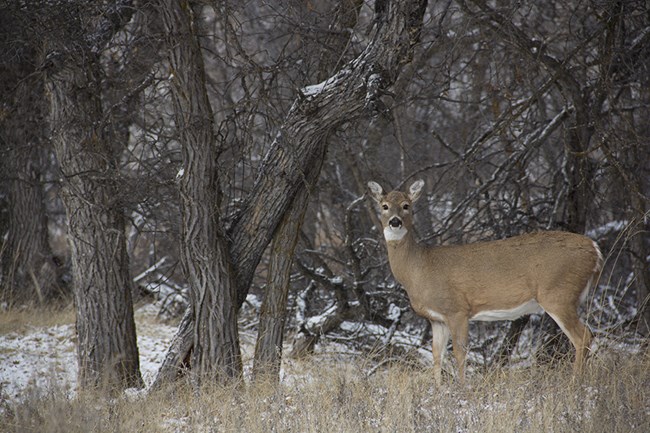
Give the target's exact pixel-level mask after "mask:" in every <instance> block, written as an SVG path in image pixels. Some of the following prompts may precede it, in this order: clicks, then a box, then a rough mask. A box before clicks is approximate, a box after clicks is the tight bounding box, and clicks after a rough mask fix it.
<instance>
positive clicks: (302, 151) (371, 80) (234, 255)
mask: <svg viewBox="0 0 650 433" xmlns="http://www.w3.org/2000/svg"><path fill="white" fill-rule="evenodd" d="M426 4H427V2H426V1H425V0H410V1H402V0H400V1H398V0H393V1H381V2H377V3H376V12H375V15H376V16H375V23H376V24H375V27H374V29H373V33H372V35H371V37H370V43H369V44H368V46H367V47H366V49H365V50H364V51H363V53H362V54H361V55H359V57H357V58H356V59H354V60H353V61H351V62H348V63H347V64H346V65H345V66H343V67H342V68H341V70H340V71H339V72H338V73H337V74H335V75H334V76H332V77H331V78H330V79H328V80H326V81H324V82H322V83H320V84H318V85H316V86H309V87H306V88H304V89H302V91H301V92H300V95H299V96H298V98H297V99H296V100H295V102H294V104H293V106H292V108H291V109H290V111H289V113H288V114H287V118H286V120H285V122H284V123H283V125H282V126H281V128H280V131H279V132H278V134H277V135H276V137H275V140H274V141H273V143H272V144H271V146H270V149H269V151H268V153H267V154H266V156H265V158H264V160H263V163H262V165H261V168H260V173H259V175H258V177H257V179H256V181H255V184H254V186H253V189H252V191H251V193H250V195H249V196H248V197H247V199H246V202H245V203H244V205H243V207H242V211H241V212H240V213H239V217H238V218H237V219H236V220H235V221H234V222H233V224H232V228H231V230H230V232H229V233H228V238H229V239H230V245H229V246H230V248H229V251H230V257H231V263H232V264H233V266H234V271H235V277H236V288H237V306H236V307H237V308H239V306H241V304H242V303H243V302H244V300H245V299H246V295H247V294H248V290H249V288H250V283H251V281H252V278H253V275H254V272H255V268H256V267H257V264H258V263H259V261H260V259H261V257H262V254H263V253H264V250H265V249H266V246H267V245H268V244H269V242H270V241H271V239H272V238H273V235H274V234H275V231H276V229H277V227H278V225H279V224H280V222H281V221H282V218H283V217H284V215H285V213H286V212H287V211H288V209H289V208H290V206H291V205H292V203H293V202H294V198H295V196H296V194H297V193H298V192H299V191H300V190H301V188H303V185H304V183H305V179H306V178H309V170H311V169H314V168H315V167H318V166H319V161H320V160H321V159H322V158H323V155H324V154H325V149H326V145H327V136H328V135H329V134H330V133H331V132H332V131H333V130H334V129H335V128H337V127H339V126H340V125H342V124H344V123H346V122H349V121H350V120H352V119H353V118H355V117H358V116H360V115H362V114H363V113H372V114H375V113H376V110H377V109H378V108H379V107H380V106H381V104H382V103H381V100H380V98H381V96H382V95H383V94H384V92H385V91H386V90H387V89H388V88H390V86H392V84H393V83H394V82H395V80H396V79H397V76H398V75H399V72H400V71H401V69H402V67H403V65H404V64H406V63H408V62H409V61H410V60H411V57H412V54H413V47H414V45H415V44H416V43H417V42H418V40H419V35H420V29H421V27H422V18H423V16H424V11H425V9H426ZM181 331H182V330H179V332H178V334H177V335H178V336H182V335H186V333H184V332H181ZM181 346H182V345H181ZM168 356H171V354H168ZM176 359H177V361H179V362H180V360H181V359H182V356H176ZM165 365H166V366H168V367H167V368H169V365H171V363H166V364H165ZM176 368H177V366H176ZM158 374H159V375H163V376H166V377H169V376H171V375H169V374H167V373H166V372H164V371H162V370H161V371H159V373H158Z"/></svg>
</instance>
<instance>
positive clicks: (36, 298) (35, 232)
mask: <svg viewBox="0 0 650 433" xmlns="http://www.w3.org/2000/svg"><path fill="white" fill-rule="evenodd" d="M13 84H14V85H16V91H15V93H14V94H13V95H11V96H10V100H11V101H12V106H11V108H12V109H11V111H10V114H9V115H8V116H7V118H6V119H5V120H4V122H6V123H5V124H4V125H2V128H1V129H2V131H1V132H2V141H3V147H5V146H6V147H7V148H6V154H5V156H4V158H3V159H4V161H3V166H4V167H3V168H4V176H7V178H8V179H7V181H8V185H9V188H8V192H9V194H8V202H9V203H8V204H9V206H8V214H9V216H8V233H7V237H6V242H4V244H3V245H2V247H1V248H0V269H1V270H2V277H1V279H0V281H1V282H2V287H1V289H0V297H1V298H2V299H4V300H5V301H7V302H10V303H13V302H18V303H24V302H34V303H39V304H44V303H46V302H47V301H49V300H51V299H52V298H53V297H54V296H55V295H56V294H58V293H59V292H60V288H58V287H57V266H56V265H55V263H54V260H53V257H52V250H51V248H50V244H49V236H48V226H47V215H46V213H45V202H44V189H43V184H42V179H41V174H42V168H43V163H44V159H45V154H46V149H45V145H46V139H45V136H46V133H45V123H44V122H45V119H44V118H45V110H46V107H45V103H44V101H43V93H44V89H43V82H42V80H41V79H40V77H36V79H34V76H32V77H31V78H27V79H24V80H21V81H20V82H17V83H13ZM7 96H8V95H7ZM2 235H4V233H2V234H0V236H2Z"/></svg>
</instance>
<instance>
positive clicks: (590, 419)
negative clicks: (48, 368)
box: [0, 352, 650, 433]
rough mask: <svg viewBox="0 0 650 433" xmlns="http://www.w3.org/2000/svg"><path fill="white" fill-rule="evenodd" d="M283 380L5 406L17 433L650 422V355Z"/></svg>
mask: <svg viewBox="0 0 650 433" xmlns="http://www.w3.org/2000/svg"><path fill="white" fill-rule="evenodd" d="M291 370H292V371H293V373H292V374H287V375H286V376H285V378H284V380H283V382H282V383H281V384H280V385H273V384H268V383H260V384H243V385H240V386H239V387H233V388H223V387H206V388H203V389H202V390H200V392H194V391H192V390H191V389H190V388H189V387H188V386H187V384H185V383H183V382H181V383H178V384H176V385H175V386H174V387H171V388H169V389H167V390H162V391H158V392H155V393H151V394H149V395H141V396H139V397H133V396H131V397H123V398H118V399H111V400H109V399H105V398H103V397H101V396H99V395H97V394H92V393H84V394H79V395H77V396H76V397H70V396H67V395H65V394H64V393H63V392H59V391H57V389H56V388H53V389H50V390H30V391H27V392H29V395H27V396H26V398H25V399H24V401H23V402H21V403H18V404H16V405H15V406H12V407H10V408H6V409H5V411H4V415H2V418H0V426H1V427H0V430H2V431H7V432H44V433H45V432H66V433H74V432H80V433H81V432H83V433H87V432H247V433H255V432H366V431H373V432H499V433H502V432H536V433H537V432H574V431H580V432H598V433H601V432H626V433H627V432H647V431H650V396H649V392H648V390H650V356H649V354H648V353H647V352H646V353H640V354H635V355H630V356H626V357H620V358H618V359H615V358H614V357H600V358H595V359H592V360H591V362H590V363H589V365H588V367H587V369H586V371H585V373H584V375H583V376H581V377H579V378H574V377H573V376H572V375H571V373H570V367H569V366H568V365H567V366H561V367H556V368H551V367H544V366H534V367H531V368H530V369H512V368H510V369H508V368H503V369H497V370H493V371H490V372H487V373H480V372H474V373H472V374H470V375H469V377H468V378H467V380H466V383H465V384H459V383H458V382H457V381H456V380H453V379H447V381H446V382H445V383H444V384H443V385H442V386H441V387H436V386H435V385H434V384H433V380H432V374H431V371H430V369H415V368H413V367H409V366H407V365H404V364H400V363H395V364H392V365H388V366H387V367H386V368H384V369H382V370H378V371H376V372H375V373H374V374H372V375H368V374H367V372H368V371H369V369H368V368H367V364H366V363H364V361H363V359H358V358H357V359H349V358H340V359H338V360H332V359H327V358H317V357H314V358H312V359H311V360H306V361H295V362H293V365H292V366H291Z"/></svg>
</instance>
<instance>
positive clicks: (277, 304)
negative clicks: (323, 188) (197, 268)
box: [253, 0, 363, 382]
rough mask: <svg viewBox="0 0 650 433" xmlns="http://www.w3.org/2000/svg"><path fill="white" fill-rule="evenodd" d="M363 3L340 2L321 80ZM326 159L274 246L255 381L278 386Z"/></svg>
mask: <svg viewBox="0 0 650 433" xmlns="http://www.w3.org/2000/svg"><path fill="white" fill-rule="evenodd" d="M362 4H363V2H362V1H361V0H340V1H339V2H337V3H336V5H335V7H334V10H333V14H332V15H333V18H332V22H331V24H330V33H329V37H328V38H327V39H326V40H325V41H324V44H323V46H324V49H323V51H322V53H321V58H320V65H319V76H318V78H319V79H320V80H325V79H326V78H327V77H329V76H330V75H331V73H332V71H333V70H335V67H336V64H337V62H339V61H340V59H341V58H342V57H343V55H344V54H345V48H346V47H347V45H348V43H349V41H350V37H351V35H352V32H350V31H349V30H348V29H353V28H354V27H355V26H356V24H357V19H358V17H359V10H360V8H361V5H362ZM323 159H324V155H323V157H320V158H317V161H316V162H317V164H318V165H319V167H318V168H314V169H311V170H308V171H307V173H308V174H309V180H307V181H306V182H305V185H303V186H302V188H301V189H300V190H299V191H298V193H297V195H296V199H295V200H294V203H293V205H292V206H291V208H290V209H289V210H288V211H287V213H286V214H285V216H284V218H283V220H282V222H281V223H280V226H279V228H278V230H277V232H276V233H275V235H274V237H273V242H272V244H271V259H270V263H269V271H268V272H269V273H268V278H267V283H266V294H265V297H264V302H263V304H262V310H261V312H260V323H259V327H258V334H257V343H256V345H255V363H254V366H253V376H254V378H256V379H258V378H263V379H264V380H271V381H273V382H278V381H279V379H280V374H279V373H280V365H281V360H282V342H283V332H284V324H285V320H286V314H287V311H286V304H287V297H288V293H289V285H290V283H291V282H290V277H291V268H292V265H293V255H294V252H295V249H296V244H297V243H298V237H299V235H300V230H301V227H302V223H303V220H304V217H305V211H306V210H307V205H308V204H309V195H310V190H311V189H313V187H314V185H315V183H316V181H317V180H318V175H319V173H320V166H321V162H322V160H323Z"/></svg>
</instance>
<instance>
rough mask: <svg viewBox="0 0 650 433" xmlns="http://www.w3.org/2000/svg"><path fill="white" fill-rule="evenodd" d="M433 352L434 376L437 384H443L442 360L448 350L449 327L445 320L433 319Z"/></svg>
mask: <svg viewBox="0 0 650 433" xmlns="http://www.w3.org/2000/svg"><path fill="white" fill-rule="evenodd" d="M430 323H431V337H432V338H431V353H432V354H433V377H434V379H435V381H436V385H438V386H440V385H441V384H442V361H443V360H444V359H445V352H447V342H448V341H449V328H448V327H447V325H445V324H444V322H439V321H435V320H431V321H430Z"/></svg>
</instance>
